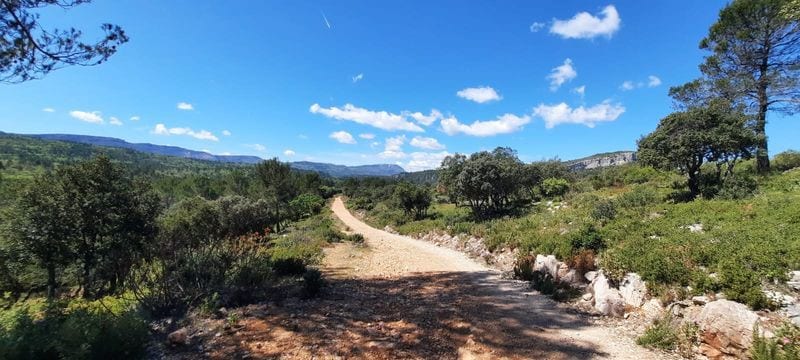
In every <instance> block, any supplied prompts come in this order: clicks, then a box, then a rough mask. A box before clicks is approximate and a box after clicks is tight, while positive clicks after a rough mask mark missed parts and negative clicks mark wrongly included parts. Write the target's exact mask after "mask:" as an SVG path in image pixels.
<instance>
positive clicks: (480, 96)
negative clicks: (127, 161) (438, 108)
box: [456, 86, 502, 104]
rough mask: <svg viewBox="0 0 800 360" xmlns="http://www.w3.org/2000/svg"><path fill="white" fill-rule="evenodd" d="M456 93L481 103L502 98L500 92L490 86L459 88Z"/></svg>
mask: <svg viewBox="0 0 800 360" xmlns="http://www.w3.org/2000/svg"><path fill="white" fill-rule="evenodd" d="M456 95H458V97H460V98H463V99H467V100H470V101H474V102H476V103H479V104H483V103H486V102H489V101H497V100H500V99H502V97H501V96H500V94H498V93H497V91H496V90H495V89H493V88H492V87H490V86H481V87H472V88H466V89H463V90H459V91H458V92H457V93H456Z"/></svg>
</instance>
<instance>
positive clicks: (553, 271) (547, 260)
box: [533, 255, 559, 279]
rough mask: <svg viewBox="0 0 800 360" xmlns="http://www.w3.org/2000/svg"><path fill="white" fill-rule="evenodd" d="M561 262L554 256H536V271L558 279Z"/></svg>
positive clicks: (534, 266) (534, 267)
mask: <svg viewBox="0 0 800 360" xmlns="http://www.w3.org/2000/svg"><path fill="white" fill-rule="evenodd" d="M558 268H559V261H558V260H556V257H555V256H554V255H547V256H544V255H536V262H535V263H534V265H533V270H534V271H541V272H546V273H548V274H550V276H552V277H553V279H558Z"/></svg>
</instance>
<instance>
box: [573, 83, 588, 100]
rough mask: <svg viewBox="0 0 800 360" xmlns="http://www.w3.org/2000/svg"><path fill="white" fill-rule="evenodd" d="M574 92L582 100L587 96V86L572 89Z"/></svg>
mask: <svg viewBox="0 0 800 360" xmlns="http://www.w3.org/2000/svg"><path fill="white" fill-rule="evenodd" d="M572 92H574V93H576V94H578V95H580V96H581V98H583V96H584V95H586V85H581V86H578V87H576V88H574V89H572Z"/></svg>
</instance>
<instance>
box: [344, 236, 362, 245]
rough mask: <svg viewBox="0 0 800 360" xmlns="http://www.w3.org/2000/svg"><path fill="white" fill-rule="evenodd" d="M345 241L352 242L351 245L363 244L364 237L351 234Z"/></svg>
mask: <svg viewBox="0 0 800 360" xmlns="http://www.w3.org/2000/svg"><path fill="white" fill-rule="evenodd" d="M347 240H348V241H350V242H352V243H353V244H357V245H360V244H363V243H364V235H361V234H352V235H350V236H348V237H347Z"/></svg>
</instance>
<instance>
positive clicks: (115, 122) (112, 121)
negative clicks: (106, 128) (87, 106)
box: [108, 116, 122, 126]
mask: <svg viewBox="0 0 800 360" xmlns="http://www.w3.org/2000/svg"><path fill="white" fill-rule="evenodd" d="M108 123H109V124H111V125H116V126H122V121H120V120H119V119H117V118H115V117H113V116H112V117H111V118H109V120H108Z"/></svg>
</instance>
